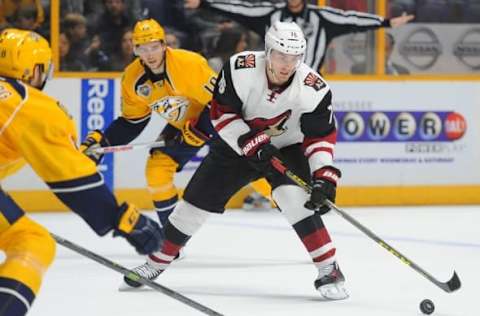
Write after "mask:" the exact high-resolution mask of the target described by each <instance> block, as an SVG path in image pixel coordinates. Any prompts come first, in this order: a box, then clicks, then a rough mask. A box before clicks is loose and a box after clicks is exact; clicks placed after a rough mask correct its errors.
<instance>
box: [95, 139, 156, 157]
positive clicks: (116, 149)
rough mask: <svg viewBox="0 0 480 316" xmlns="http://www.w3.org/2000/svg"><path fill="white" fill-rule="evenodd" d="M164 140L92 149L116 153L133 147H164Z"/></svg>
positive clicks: (97, 151) (102, 152)
mask: <svg viewBox="0 0 480 316" xmlns="http://www.w3.org/2000/svg"><path fill="white" fill-rule="evenodd" d="M164 146H165V141H163V140H162V141H156V142H149V143H137V144H127V145H116V146H106V147H99V148H96V149H93V150H94V151H95V152H96V153H98V154H108V153H116V152H121V151H130V150H134V149H142V148H147V149H149V148H153V147H164Z"/></svg>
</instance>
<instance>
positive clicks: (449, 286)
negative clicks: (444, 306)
mask: <svg viewBox="0 0 480 316" xmlns="http://www.w3.org/2000/svg"><path fill="white" fill-rule="evenodd" d="M437 285H438V286H439V287H441V288H442V289H443V290H444V291H445V292H447V293H451V292H455V291H456V290H458V289H459V288H460V287H461V286H462V282H460V278H459V277H458V275H457V272H455V271H453V276H452V278H451V279H450V280H448V281H447V282H445V283H442V282H438V283H437Z"/></svg>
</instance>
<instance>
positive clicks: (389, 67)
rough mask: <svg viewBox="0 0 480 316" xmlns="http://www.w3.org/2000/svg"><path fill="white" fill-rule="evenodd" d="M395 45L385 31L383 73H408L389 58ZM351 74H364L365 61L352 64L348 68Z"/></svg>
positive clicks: (393, 40)
mask: <svg viewBox="0 0 480 316" xmlns="http://www.w3.org/2000/svg"><path fill="white" fill-rule="evenodd" d="M394 47H395V39H394V38H393V36H392V34H390V33H385V74H387V75H409V74H410V71H409V70H408V69H407V68H406V67H404V66H402V65H399V64H397V63H394V62H393V61H392V60H391V56H392V52H393V48H394ZM350 71H351V72H352V74H365V73H366V72H367V67H366V63H365V62H362V63H357V64H354V65H353V66H352V68H351V70H350Z"/></svg>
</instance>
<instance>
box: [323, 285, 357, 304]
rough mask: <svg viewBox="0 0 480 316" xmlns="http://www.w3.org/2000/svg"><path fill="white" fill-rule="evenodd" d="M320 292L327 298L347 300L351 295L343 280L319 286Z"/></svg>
mask: <svg viewBox="0 0 480 316" xmlns="http://www.w3.org/2000/svg"><path fill="white" fill-rule="evenodd" d="M318 291H319V292H320V294H321V295H322V296H323V297H324V298H325V299H327V300H334V301H337V300H345V299H347V298H349V297H350V295H348V292H347V290H346V289H345V287H344V284H343V282H339V283H334V284H326V285H324V286H321V287H319V288H318Z"/></svg>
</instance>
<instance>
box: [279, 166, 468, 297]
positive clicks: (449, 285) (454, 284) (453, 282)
mask: <svg viewBox="0 0 480 316" xmlns="http://www.w3.org/2000/svg"><path fill="white" fill-rule="evenodd" d="M271 162H272V165H273V167H274V168H275V169H276V170H277V171H279V172H280V173H282V174H284V175H286V176H287V177H288V178H289V179H290V180H292V181H293V182H294V183H295V184H297V185H298V186H300V187H301V188H303V189H304V190H305V191H306V192H307V193H309V194H310V193H311V192H312V187H311V186H310V185H309V184H308V183H307V182H305V181H304V180H303V179H302V178H300V177H299V176H297V175H296V174H295V173H293V172H292V171H290V170H289V169H288V168H287V167H286V166H285V165H284V164H283V162H282V161H280V160H279V159H278V158H272V161H271ZM325 203H326V204H327V205H328V206H329V207H330V208H331V209H332V210H334V211H335V212H336V213H337V214H338V215H340V216H341V217H343V218H344V219H345V220H346V221H347V222H349V223H350V224H352V225H353V226H355V227H356V228H358V229H359V230H360V231H361V232H363V233H364V234H365V235H367V236H368V237H370V239H372V240H373V241H375V242H376V243H377V244H379V245H380V246H382V247H383V248H385V249H386V250H387V251H388V252H390V253H391V254H392V255H394V256H395V257H397V258H398V259H400V261H401V262H403V263H405V264H406V265H408V266H409V267H411V268H412V269H413V270H415V271H417V272H418V273H420V274H421V275H423V276H424V277H425V278H426V279H428V280H429V281H430V282H432V283H433V284H435V285H436V286H438V287H439V288H441V289H442V290H444V291H445V292H447V293H450V292H453V291H456V290H458V289H459V288H460V287H461V282H460V278H459V277H458V275H457V273H456V272H455V271H453V276H452V277H451V278H450V280H448V281H447V282H441V281H439V280H437V279H436V278H435V277H433V276H432V275H431V274H430V273H428V272H427V271H425V270H424V269H422V268H421V267H420V266H419V265H417V264H416V263H415V262H413V261H411V260H410V259H408V258H407V257H406V256H404V255H403V254H402V253H400V252H399V251H398V250H396V249H395V248H393V247H392V246H390V245H389V244H388V243H387V242H386V241H384V240H383V239H381V238H380V237H378V236H377V235H376V234H375V233H373V232H372V231H371V230H370V229H368V228H366V227H365V226H363V225H362V224H360V222H358V221H357V220H356V219H355V218H353V217H352V216H350V215H349V214H348V213H346V212H345V211H343V210H341V209H339V208H338V207H337V206H336V205H335V204H334V203H333V202H331V201H329V200H326V202H325Z"/></svg>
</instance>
